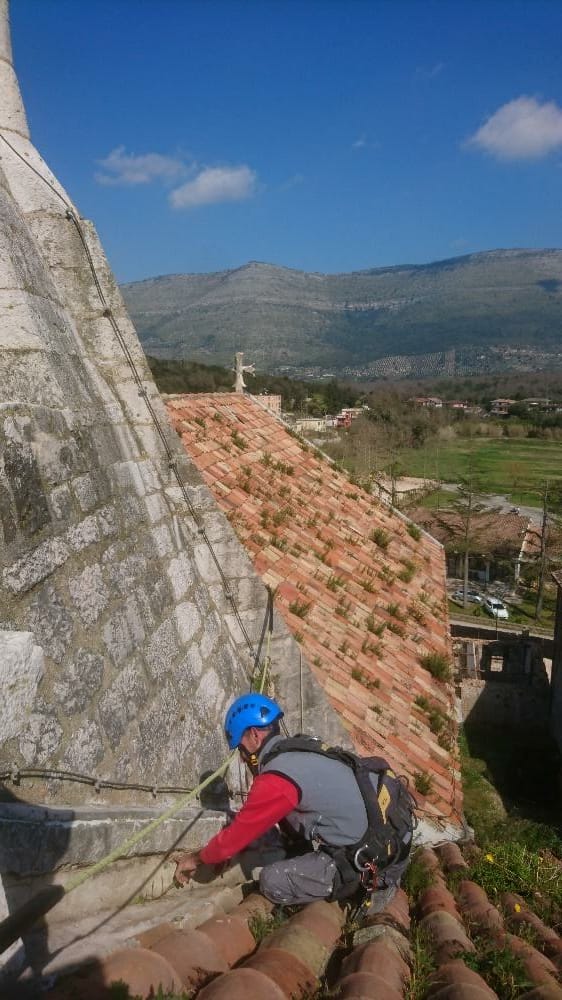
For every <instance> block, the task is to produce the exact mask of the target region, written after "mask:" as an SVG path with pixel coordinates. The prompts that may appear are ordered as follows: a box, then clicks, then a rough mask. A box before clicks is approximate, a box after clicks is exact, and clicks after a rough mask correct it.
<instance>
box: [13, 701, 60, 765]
mask: <svg viewBox="0 0 562 1000" xmlns="http://www.w3.org/2000/svg"><path fill="white" fill-rule="evenodd" d="M61 740H62V727H61V726H60V725H59V723H58V722H57V720H56V719H55V717H54V716H53V715H49V714H45V715H42V714H39V713H35V714H33V715H30V716H29V717H28V718H27V720H26V725H25V729H24V730H23V732H22V735H21V736H20V741H19V748H20V753H21V755H22V757H23V759H24V761H25V763H26V764H36V765H38V766H40V765H42V764H47V763H51V761H52V759H53V757H54V755H55V754H56V752H57V750H58V749H59V747H60V745H61Z"/></svg>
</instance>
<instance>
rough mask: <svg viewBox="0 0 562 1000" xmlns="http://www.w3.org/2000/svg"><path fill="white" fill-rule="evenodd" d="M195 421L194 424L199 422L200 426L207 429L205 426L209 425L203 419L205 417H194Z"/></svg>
mask: <svg viewBox="0 0 562 1000" xmlns="http://www.w3.org/2000/svg"><path fill="white" fill-rule="evenodd" d="M193 423H194V424H199V427H203V429H205V427H206V426H207V424H206V423H205V421H204V420H203V417H194V418H193Z"/></svg>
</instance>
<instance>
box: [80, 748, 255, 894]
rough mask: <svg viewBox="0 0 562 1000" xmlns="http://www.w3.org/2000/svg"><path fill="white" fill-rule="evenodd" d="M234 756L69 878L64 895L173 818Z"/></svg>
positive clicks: (217, 775) (217, 776)
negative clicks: (98, 859)
mask: <svg viewBox="0 0 562 1000" xmlns="http://www.w3.org/2000/svg"><path fill="white" fill-rule="evenodd" d="M235 754H236V750H233V751H232V753H230V754H229V755H228V757H227V758H226V760H224V761H223V762H222V764H221V765H220V767H218V768H217V769H216V771H213V773H212V774H210V775H209V776H208V777H207V778H205V780H204V781H202V782H201V784H200V785H197V788H193V789H192V790H191V791H190V792H188V794H187V795H183V796H182V798H181V799H179V801H178V802H175V803H174V805H173V806H170V808H169V809H166V811H165V812H163V813H162V814H161V815H160V816H157V817H156V819H153V820H152V821H151V822H150V823H147V825H146V826H143V828H142V830H137V832H136V833H133V834H132V836H130V837H128V839H127V840H124V841H123V843H122V844H119V845H118V846H117V847H114V849H113V850H112V851H110V853H109V854H106V856H105V857H104V858H101V860H100V861H96V863H95V865H92V866H91V867H90V868H87V869H86V871H83V872H79V873H78V875H75V876H74V878H71V879H70V881H68V882H67V883H66V885H65V886H64V893H65V895H67V894H68V893H69V892H72V891H73V889H77V888H78V886H79V885H82V884H83V883H84V882H86V881H87V880H88V879H89V878H91V877H92V875H97V874H98V873H99V872H102V871H103V870H104V868H107V867H108V865H111V864H112V863H113V862H114V861H117V860H118V859H119V858H121V857H123V855H124V854H126V853H127V851H129V850H130V848H131V847H134V846H135V844H138V843H139V842H140V841H141V840H144V838H145V837H147V836H148V835H149V833H152V831H153V830H156V829H157V828H158V827H159V826H160V824H161V823H165V822H166V820H167V819H171V818H172V816H175V815H176V813H178V812H179V811H180V810H181V809H183V807H184V806H185V805H186V804H187V803H188V802H190V801H191V799H193V798H195V796H196V795H198V794H199V792H202V791H203V789H204V788H206V787H207V785H210V784H211V783H212V782H213V781H214V780H215V778H220V777H221V776H222V775H223V774H224V773H225V772H226V771H227V770H228V768H229V766H230V763H231V761H232V759H233V757H234V756H235Z"/></svg>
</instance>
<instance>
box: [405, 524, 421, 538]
mask: <svg viewBox="0 0 562 1000" xmlns="http://www.w3.org/2000/svg"><path fill="white" fill-rule="evenodd" d="M406 531H407V532H408V534H409V536H410V538H413V539H414V542H419V540H420V538H421V528H418V526H417V524H409V525H408V527H407V528H406Z"/></svg>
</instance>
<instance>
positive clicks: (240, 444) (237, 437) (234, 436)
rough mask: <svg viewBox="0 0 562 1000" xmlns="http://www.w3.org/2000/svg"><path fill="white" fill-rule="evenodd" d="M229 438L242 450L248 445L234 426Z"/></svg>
mask: <svg viewBox="0 0 562 1000" xmlns="http://www.w3.org/2000/svg"><path fill="white" fill-rule="evenodd" d="M230 439H231V441H232V443H233V444H235V445H236V447H237V448H240V451H244V450H245V449H246V448H247V447H248V442H247V441H245V440H244V438H243V437H242V435H241V434H239V433H238V431H237V430H236V428H234V430H233V431H232V433H231V435H230Z"/></svg>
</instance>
